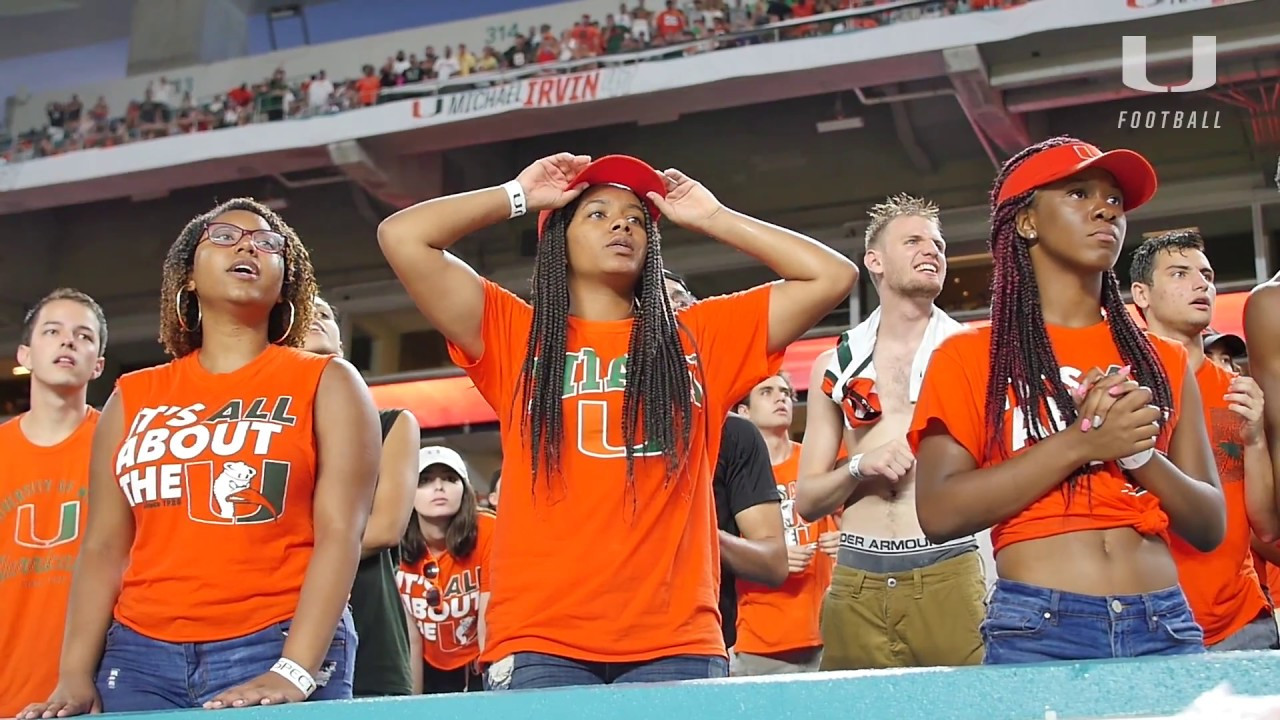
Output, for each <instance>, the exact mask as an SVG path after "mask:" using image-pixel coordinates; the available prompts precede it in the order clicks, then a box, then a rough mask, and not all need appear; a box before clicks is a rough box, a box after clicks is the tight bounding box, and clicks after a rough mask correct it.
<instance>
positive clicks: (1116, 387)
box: [1107, 385, 1122, 397]
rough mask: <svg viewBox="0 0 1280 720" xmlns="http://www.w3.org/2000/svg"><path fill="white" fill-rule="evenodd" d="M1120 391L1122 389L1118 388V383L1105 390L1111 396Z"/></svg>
mask: <svg viewBox="0 0 1280 720" xmlns="http://www.w3.org/2000/svg"><path fill="white" fill-rule="evenodd" d="M1121 392H1122V390H1121V389H1120V386H1119V385H1112V386H1111V389H1110V390H1107V394H1108V395H1110V396H1111V397H1115V396H1117V395H1119V394H1120V393H1121Z"/></svg>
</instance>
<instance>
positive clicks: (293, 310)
mask: <svg viewBox="0 0 1280 720" xmlns="http://www.w3.org/2000/svg"><path fill="white" fill-rule="evenodd" d="M285 302H287V303H289V324H288V325H286V326H285V328H284V333H283V334H282V335H281V336H280V337H278V338H276V339H275V340H272V341H271V344H273V345H279V344H280V343H282V342H284V340H285V338H287V337H289V333H290V332H292V331H293V321H294V319H295V317H294V316H295V315H296V314H297V309H296V308H294V307H293V301H292V300H286V301H285Z"/></svg>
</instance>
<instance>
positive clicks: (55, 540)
mask: <svg viewBox="0 0 1280 720" xmlns="http://www.w3.org/2000/svg"><path fill="white" fill-rule="evenodd" d="M21 419H22V418H21V416H19V417H16V418H14V419H12V420H10V421H9V422H7V423H5V424H3V425H0V717H13V716H14V715H16V714H18V711H19V710H21V709H22V708H24V707H26V705H27V703H32V702H44V700H45V699H46V698H47V697H49V693H51V692H53V688H54V686H55V685H57V684H58V655H59V652H58V648H59V646H60V645H61V643H62V629H63V623H64V622H66V619H67V598H68V597H69V594H70V590H71V571H72V568H73V567H74V565H75V562H76V555H77V553H79V551H80V538H81V536H82V535H83V534H84V523H85V518H86V516H87V513H86V511H85V507H84V504H83V503H84V500H85V498H86V496H87V494H88V491H89V453H90V451H91V449H92V445H93V431H94V428H95V427H97V424H98V411H97V410H93V409H92V408H90V409H89V410H88V412H87V413H86V415H85V418H84V422H82V423H80V426H79V427H77V428H76V429H75V431H74V432H72V433H71V435H70V436H68V437H67V439H65V440H63V441H62V442H60V443H58V444H57V445H52V446H49V447H43V446H40V445H33V444H31V442H30V441H29V440H27V436H26V435H25V434H23V432H22V426H21V424H20V421H21Z"/></svg>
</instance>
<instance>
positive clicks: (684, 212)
mask: <svg viewBox="0 0 1280 720" xmlns="http://www.w3.org/2000/svg"><path fill="white" fill-rule="evenodd" d="M662 179H663V180H664V181H665V182H666V184H667V196H666V197H665V198H664V197H662V196H660V195H658V194H657V193H653V192H651V193H649V194H648V196H649V200H651V201H652V202H653V204H654V205H656V206H658V210H660V211H661V212H662V214H663V215H664V216H666V217H667V218H668V219H670V220H671V222H673V223H675V224H677V225H679V226H680V227H682V228H687V229H689V230H695V231H698V232H702V233H704V234H709V233H708V232H707V227H708V226H709V224H710V222H711V219H712V218H714V217H715V216H716V215H717V214H718V213H719V212H720V211H721V210H723V209H724V205H721V204H720V201H719V200H717V199H716V196H715V195H712V194H711V191H710V190H708V189H706V188H705V187H703V185H702V183H700V182H698V181H697V180H694V179H693V178H691V177H689V176H688V175H685V174H684V173H682V172H680V171H679V170H676V169H675V168H668V169H667V170H665V171H664V172H663V173H662Z"/></svg>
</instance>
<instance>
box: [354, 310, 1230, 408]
mask: <svg viewBox="0 0 1280 720" xmlns="http://www.w3.org/2000/svg"><path fill="white" fill-rule="evenodd" d="M1248 297H1249V293H1247V292H1236V293H1229V294H1226V295H1222V296H1220V297H1219V298H1218V301H1217V303H1216V305H1215V306H1214V311H1213V329H1214V330H1216V331H1217V332H1228V333H1235V334H1236V335H1239V336H1240V337H1244V301H1245V299H1246V298H1248ZM1129 310H1130V311H1131V312H1132V314H1133V316H1134V317H1135V318H1137V317H1138V315H1137V311H1136V310H1134V308H1133V306H1130V307H1129ZM985 322H986V320H974V321H971V322H969V323H967V324H969V325H980V324H982V323H985ZM1139 323H1141V320H1139ZM834 342H835V336H830V337H818V338H809V339H806V340H798V341H796V342H794V343H792V344H791V346H790V347H788V348H787V354H786V358H785V359H784V360H783V363H782V367H783V369H785V370H786V371H787V372H788V373H789V374H790V375H791V381H792V382H793V383H794V384H795V389H796V392H805V391H806V390H808V389H809V370H810V368H811V367H813V361H814V359H815V358H816V357H818V355H819V354H821V353H822V351H823V350H826V349H827V348H829V347H831V346H832V344H833V343H834ZM370 389H371V390H372V392H373V399H374V402H375V403H377V405H378V407H379V408H382V409H386V408H405V409H407V410H410V411H412V412H413V414H414V416H416V417H417V418H418V423H419V424H421V425H422V428H423V429H424V430H439V429H443V428H460V427H466V426H469V425H487V424H490V423H495V422H497V420H498V418H497V416H496V415H495V414H494V412H493V410H492V409H491V408H490V407H489V404H488V403H487V402H485V401H484V398H482V397H480V393H479V392H477V391H476V389H475V386H474V385H473V384H472V383H471V379H470V378H468V377H466V376H465V375H459V376H457V377H447V378H436V379H433V380H414V381H409V382H400V383H392V384H388V385H374V386H373V387H372V388H370Z"/></svg>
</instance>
